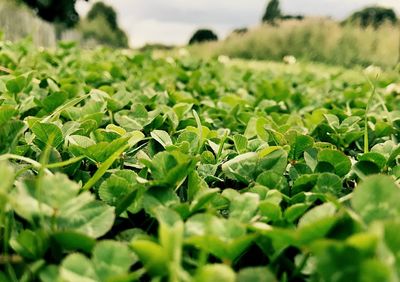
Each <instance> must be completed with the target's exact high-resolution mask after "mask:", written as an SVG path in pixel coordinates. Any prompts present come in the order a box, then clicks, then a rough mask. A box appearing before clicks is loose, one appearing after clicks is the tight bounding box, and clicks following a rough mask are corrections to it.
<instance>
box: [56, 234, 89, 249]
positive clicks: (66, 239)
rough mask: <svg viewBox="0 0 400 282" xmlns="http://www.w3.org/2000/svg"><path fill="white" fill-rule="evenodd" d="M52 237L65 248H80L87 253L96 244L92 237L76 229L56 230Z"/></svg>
mask: <svg viewBox="0 0 400 282" xmlns="http://www.w3.org/2000/svg"><path fill="white" fill-rule="evenodd" d="M52 239H53V240H54V241H55V242H57V243H58V244H59V245H60V246H61V247H62V248H63V249H65V250H68V251H75V250H79V251H83V252H85V253H90V252H91V251H92V249H93V247H94V246H95V244H96V241H95V240H94V239H93V238H92V237H89V236H87V235H85V234H82V233H78V232H75V231H57V232H54V233H53V234H52Z"/></svg>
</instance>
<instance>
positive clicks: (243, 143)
mask: <svg viewBox="0 0 400 282" xmlns="http://www.w3.org/2000/svg"><path fill="white" fill-rule="evenodd" d="M233 143H234V144H235V148H236V151H237V152H238V153H239V154H243V153H245V152H246V151H247V144H248V141H247V138H246V137H245V136H243V135H240V134H236V135H235V136H233Z"/></svg>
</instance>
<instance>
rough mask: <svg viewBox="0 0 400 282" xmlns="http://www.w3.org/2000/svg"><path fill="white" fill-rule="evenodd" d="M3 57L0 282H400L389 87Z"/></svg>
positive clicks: (217, 67)
mask: <svg viewBox="0 0 400 282" xmlns="http://www.w3.org/2000/svg"><path fill="white" fill-rule="evenodd" d="M1 48H2V49H1V53H0V66H1V68H0V72H1V73H0V179H1V181H0V281H13V282H14V281H42V282H48V281H63V282H64V281H65V282H78V281H92V282H97V281H99V282H102V281H173V282H175V281H232V282H233V281H332V280H335V281H398V280H399V279H400V272H399V269H400V258H399V255H398V254H399V252H400V244H399V240H398V236H397V232H398V229H399V228H400V209H399V205H398V204H397V201H398V199H399V198H400V187H399V179H400V166H399V165H400V145H399V143H398V140H399V138H400V108H399V106H400V100H399V99H400V96H399V95H398V93H396V92H394V91H383V90H384V89H386V87H387V86H388V85H393V84H396V83H399V81H398V75H397V74H396V75H394V76H393V75H392V74H389V73H385V72H384V73H382V74H381V76H379V77H378V78H377V79H376V81H375V82H374V83H375V86H376V89H375V91H376V93H375V95H371V87H370V85H369V83H368V81H366V80H365V78H364V76H363V75H361V74H358V75H355V74H357V73H356V72H351V71H343V70H338V69H331V68H328V67H325V66H315V65H309V66H308V67H307V68H302V67H301V66H298V65H297V64H294V65H290V66H289V65H283V64H281V65H278V64H276V65H275V66H274V67H271V66H270V65H268V64H263V65H262V66H263V68H258V69H257V68H254V67H253V65H252V64H250V63H249V62H241V63H240V64H239V65H237V64H235V63H234V62H233V63H231V62H229V60H228V61H226V62H219V61H218V60H206V61H203V60H200V59H198V58H196V57H195V56H183V55H177V56H174V57H163V56H160V55H159V56H157V57H156V56H152V55H151V53H150V52H146V53H139V52H129V51H126V50H125V51H118V50H117V51H116V50H109V49H106V48H99V49H96V50H91V51H88V50H82V49H80V48H78V47H76V45H75V44H73V43H61V44H60V45H59V46H58V48H57V49H50V50H47V49H44V50H37V49H35V48H33V47H31V46H30V45H29V44H28V43H26V42H22V43H9V42H5V43H1ZM391 89H394V88H393V87H392V88H391Z"/></svg>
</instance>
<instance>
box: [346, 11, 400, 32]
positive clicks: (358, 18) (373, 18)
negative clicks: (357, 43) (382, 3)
mask: <svg viewBox="0 0 400 282" xmlns="http://www.w3.org/2000/svg"><path fill="white" fill-rule="evenodd" d="M349 22H350V23H355V24H359V25H360V26H361V27H367V26H372V27H374V28H378V27H380V26H381V25H382V24H384V23H391V24H395V23H396V22H397V16H396V13H395V12H394V11H393V9H389V8H384V7H377V6H373V7H366V8H364V9H362V10H360V11H357V12H355V13H353V14H352V15H351V16H350V17H349V18H347V19H346V20H345V23H349Z"/></svg>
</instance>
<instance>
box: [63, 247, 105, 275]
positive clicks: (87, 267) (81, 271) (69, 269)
mask: <svg viewBox="0 0 400 282" xmlns="http://www.w3.org/2000/svg"><path fill="white" fill-rule="evenodd" d="M60 277H61V279H62V280H63V281H66V282H76V281H82V282H99V281H100V280H98V278H97V275H96V272H95V269H94V266H93V264H92V262H91V261H90V260H89V259H88V258H87V257H85V256H84V255H81V254H78V253H76V254H71V255H69V256H67V257H66V258H65V259H64V260H63V262H62V263H61V268H60Z"/></svg>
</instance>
